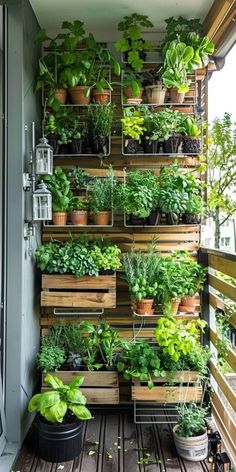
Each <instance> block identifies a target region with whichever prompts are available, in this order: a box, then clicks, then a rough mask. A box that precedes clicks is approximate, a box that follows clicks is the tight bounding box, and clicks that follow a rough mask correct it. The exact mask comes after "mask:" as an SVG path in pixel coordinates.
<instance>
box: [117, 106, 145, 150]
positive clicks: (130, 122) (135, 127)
mask: <svg viewBox="0 0 236 472" xmlns="http://www.w3.org/2000/svg"><path fill="white" fill-rule="evenodd" d="M121 123H122V125H123V134H124V136H125V137H127V138H131V139H135V140H137V141H139V142H141V139H140V138H141V136H142V135H143V133H144V131H146V128H145V126H144V118H143V117H142V116H141V115H140V113H139V111H137V110H134V109H133V108H126V109H125V110H124V117H123V118H121Z"/></svg>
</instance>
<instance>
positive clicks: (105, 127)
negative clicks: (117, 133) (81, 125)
mask: <svg viewBox="0 0 236 472" xmlns="http://www.w3.org/2000/svg"><path fill="white" fill-rule="evenodd" d="M113 121H114V105H110V104H97V105H96V106H95V105H92V106H89V107H88V115H87V120H86V125H87V133H88V135H89V136H109V135H110V134H111V132H112V124H113Z"/></svg>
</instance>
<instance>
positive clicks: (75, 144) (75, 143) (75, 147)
mask: <svg viewBox="0 0 236 472" xmlns="http://www.w3.org/2000/svg"><path fill="white" fill-rule="evenodd" d="M70 152H71V154H81V152H82V139H72V141H71V143H70Z"/></svg>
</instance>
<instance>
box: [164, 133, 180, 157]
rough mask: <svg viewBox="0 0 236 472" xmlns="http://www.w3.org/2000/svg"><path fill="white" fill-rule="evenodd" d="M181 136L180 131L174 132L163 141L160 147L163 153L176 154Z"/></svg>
mask: <svg viewBox="0 0 236 472" xmlns="http://www.w3.org/2000/svg"><path fill="white" fill-rule="evenodd" d="M182 139H183V138H182V136H181V134H180V133H175V134H173V136H170V138H168V139H167V140H166V141H163V143H162V148H163V152H164V153H165V154H173V153H174V154H176V153H178V152H179V147H180V145H181V142H182Z"/></svg>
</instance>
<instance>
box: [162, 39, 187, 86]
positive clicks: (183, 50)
mask: <svg viewBox="0 0 236 472" xmlns="http://www.w3.org/2000/svg"><path fill="white" fill-rule="evenodd" d="M193 56H194V50H193V48H192V47H191V46H187V45H186V44H185V43H183V42H181V41H180V40H179V39H175V40H174V41H171V42H170V44H169V45H168V49H167V51H166V54H165V60H164V66H163V69H162V74H161V78H162V81H163V83H164V85H165V86H166V87H167V88H176V89H177V91H178V93H186V92H188V90H189V85H190V80H189V79H188V78H187V69H188V64H189V62H190V61H191V59H192V58H193Z"/></svg>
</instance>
